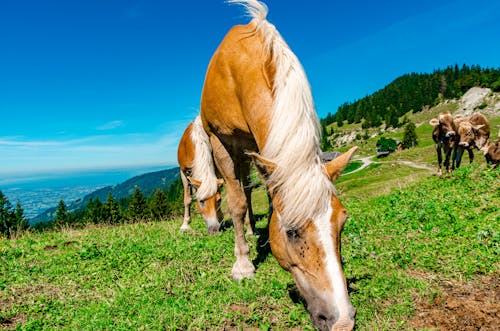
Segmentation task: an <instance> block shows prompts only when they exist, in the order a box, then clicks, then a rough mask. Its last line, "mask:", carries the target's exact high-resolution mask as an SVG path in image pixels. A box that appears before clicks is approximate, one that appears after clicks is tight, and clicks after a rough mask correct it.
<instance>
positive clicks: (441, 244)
mask: <svg viewBox="0 0 500 331" xmlns="http://www.w3.org/2000/svg"><path fill="white" fill-rule="evenodd" d="M381 167H382V166H380V167H379V168H377V169H380V168H381ZM358 174H359V173H358ZM499 181H500V172H499V171H498V170H496V171H489V170H485V169H483V168H482V167H480V166H478V165H473V166H467V167H463V168H461V169H460V170H458V171H456V172H455V174H454V175H453V176H451V177H442V178H435V177H434V176H427V178H425V179H424V180H422V181H420V182H419V183H418V184H416V185H412V186H410V187H408V188H406V189H402V190H396V191H393V192H392V193H391V194H389V195H385V196H379V197H375V198H371V199H358V198H347V197H344V203H345V205H346V206H347V209H348V211H349V214H350V220H349V221H348V222H347V224H346V227H345V230H344V233H343V251H342V253H343V260H344V263H345V271H346V277H347V279H348V281H349V283H350V289H351V294H350V295H351V300H352V303H353V304H354V306H356V307H357V325H358V328H359V330H381V329H387V330H401V329H420V327H421V325H419V324H418V323H417V322H415V319H412V318H414V317H415V316H417V315H418V316H420V314H422V310H421V309H422V305H424V306H425V305H427V306H425V307H428V306H429V305H432V304H434V303H435V302H437V303H438V304H439V303H440V302H442V300H441V301H440V298H443V297H444V298H446V296H445V295H447V294H446V293H447V292H446V289H443V288H442V286H441V285H442V282H448V283H449V282H460V284H468V282H473V283H474V282H476V281H477V279H479V278H478V277H490V278H488V279H492V283H493V284H498V270H499V267H500V264H499V261H500V259H499V253H500V222H499V221H500V207H499V206H500V190H499V187H498V183H499ZM254 196H255V199H254V206H255V207H256V209H257V211H258V212H260V213H264V212H265V209H266V207H267V206H266V203H265V201H266V199H265V194H264V191H263V189H262V188H260V189H257V190H256V192H254ZM265 222H266V220H265V219H263V220H262V221H260V222H259V223H258V227H259V228H261V229H262V228H264V226H265ZM180 223H181V221H180V220H179V221H177V222H150V223H140V224H130V225H123V226H116V227H106V226H103V227H88V228H85V229H83V230H70V229H68V230H63V231H62V232H47V233H42V234H30V233H26V234H24V235H21V236H20V237H19V238H17V239H12V240H6V239H0V259H1V261H2V263H0V325H1V326H2V327H3V328H8V329H10V328H12V329H13V328H16V329H19V330H43V329H46V330H48V329H55V328H58V329H67V330H74V329H79V330H95V329H105V330H130V329H152V330H159V329H168V330H176V329H177V330H185V329H193V330H207V329H208V330H223V329H226V330H233V329H236V330H237V329H261V330H268V329H271V328H272V329H273V330H284V329H295V330H311V329H313V327H312V325H311V323H310V320H309V317H308V315H307V313H306V312H305V310H304V307H303V305H302V303H301V302H300V300H299V299H298V298H297V296H296V292H295V287H294V285H293V281H292V278H291V276H290V274H288V273H286V272H285V271H283V270H282V269H281V268H280V267H279V265H278V264H277V262H276V261H275V259H274V258H273V257H272V255H270V254H268V252H267V251H266V250H265V249H264V248H263V244H264V243H262V241H263V240H262V239H261V242H258V240H257V239H256V238H255V237H251V238H249V239H250V242H251V247H252V250H251V251H252V258H253V259H254V260H255V262H256V263H257V264H258V270H257V274H256V277H255V278H254V279H251V280H245V281H242V282H240V283H237V282H234V281H232V280H231V276H230V271H231V266H232V263H233V261H234V256H233V247H234V246H233V245H234V244H233V231H232V229H231V228H228V229H227V230H226V231H224V232H222V233H220V234H217V235H212V236H210V235H207V234H206V233H205V230H204V224H203V222H202V221H201V220H200V219H199V218H198V219H195V220H194V222H193V223H194V224H193V227H194V230H193V232H191V233H180V232H179V231H178V228H179V226H180ZM484 275H487V276H484ZM495 277H496V278H495ZM481 279H482V282H483V283H484V278H481ZM483 283H481V284H483ZM497 295H498V292H497ZM497 302H498V301H497ZM494 304H495V302H494V298H491V297H489V298H488V297H485V298H484V302H482V303H481V307H489V309H490V314H489V315H488V314H483V320H481V321H482V322H481V321H479V322H478V323H483V322H485V321H486V322H488V323H490V324H491V323H494V321H495V320H494V319H493V322H491V321H492V320H491V316H493V318H494V317H495V315H494V313H495V310H494V309H495V306H493V308H491V305H494ZM488 305H489V306H488ZM492 309H493V310H492ZM491 311H492V312H491ZM460 314H463V312H460ZM464 316H465V315H464ZM478 316H479V315H478ZM448 317H449V315H448ZM448 317H447V318H448ZM488 318H490V319H488ZM418 320H419V321H420V320H421V319H418ZM469 320H470V318H469ZM486 322H485V323H486ZM497 322H498V321H497ZM492 325H493V324H492ZM424 327H430V326H429V325H427V326H424ZM451 329H453V327H452V328H451ZM455 329H456V328H455Z"/></svg>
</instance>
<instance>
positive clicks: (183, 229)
mask: <svg viewBox="0 0 500 331" xmlns="http://www.w3.org/2000/svg"><path fill="white" fill-rule="evenodd" d="M180 230H181V231H191V227H190V226H189V225H188V224H182V225H181V229H180Z"/></svg>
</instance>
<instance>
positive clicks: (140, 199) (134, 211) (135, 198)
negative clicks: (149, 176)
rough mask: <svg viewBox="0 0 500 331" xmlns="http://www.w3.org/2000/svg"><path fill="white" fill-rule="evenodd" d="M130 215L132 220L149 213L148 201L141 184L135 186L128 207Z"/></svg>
mask: <svg viewBox="0 0 500 331" xmlns="http://www.w3.org/2000/svg"><path fill="white" fill-rule="evenodd" d="M127 213H128V217H129V218H130V219H132V220H135V221H136V220H142V219H144V218H145V217H146V216H147V215H148V203H147V201H146V198H145V197H144V194H143V193H142V191H141V189H140V188H139V186H136V187H135V191H134V194H132V197H131V199H130V203H129V205H128V209H127Z"/></svg>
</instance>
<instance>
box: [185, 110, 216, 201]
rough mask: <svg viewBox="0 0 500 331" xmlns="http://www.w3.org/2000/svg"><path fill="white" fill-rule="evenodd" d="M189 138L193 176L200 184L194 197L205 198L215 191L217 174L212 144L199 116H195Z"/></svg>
mask: <svg viewBox="0 0 500 331" xmlns="http://www.w3.org/2000/svg"><path fill="white" fill-rule="evenodd" d="M191 140H192V141H193V145H194V162H193V168H192V175H193V178H194V179H196V180H198V181H200V182H201V185H200V187H199V188H198V190H197V191H196V198H197V199H199V200H205V199H207V198H209V197H211V196H213V195H214V194H215V193H216V192H217V176H216V175H215V167H214V160H213V157H212V146H211V145H210V140H209V138H208V135H207V133H206V132H205V129H203V124H202V122H201V117H200V116H199V115H198V116H196V118H195V120H194V121H193V126H192V129H191Z"/></svg>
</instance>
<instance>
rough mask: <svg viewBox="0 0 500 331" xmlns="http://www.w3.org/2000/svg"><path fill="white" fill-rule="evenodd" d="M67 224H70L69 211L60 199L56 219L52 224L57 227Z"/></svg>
mask: <svg viewBox="0 0 500 331" xmlns="http://www.w3.org/2000/svg"><path fill="white" fill-rule="evenodd" d="M66 223H68V210H67V208H66V204H65V203H64V201H63V199H60V200H59V204H58V205H57V209H56V217H55V219H54V220H53V221H52V224H53V225H55V226H62V225H64V224H66Z"/></svg>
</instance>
